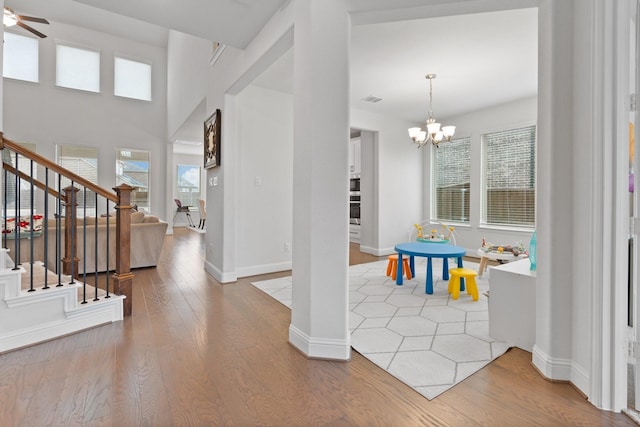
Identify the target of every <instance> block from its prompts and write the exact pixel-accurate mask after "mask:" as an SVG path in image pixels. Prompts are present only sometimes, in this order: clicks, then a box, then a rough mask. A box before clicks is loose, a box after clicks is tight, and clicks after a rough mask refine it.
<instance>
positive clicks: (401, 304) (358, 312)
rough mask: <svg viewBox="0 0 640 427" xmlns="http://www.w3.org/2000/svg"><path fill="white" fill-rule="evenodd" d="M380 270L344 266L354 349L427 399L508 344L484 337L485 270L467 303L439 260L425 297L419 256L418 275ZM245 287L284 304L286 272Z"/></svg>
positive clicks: (378, 265)
mask: <svg viewBox="0 0 640 427" xmlns="http://www.w3.org/2000/svg"><path fill="white" fill-rule="evenodd" d="M449 265H451V263H449ZM464 266H465V267H467V268H474V269H476V270H477V267H478V265H477V264H474V263H471V262H467V261H465V263H464ZM386 267H387V261H377V262H373V263H368V264H360V265H354V266H351V267H349V308H350V316H349V329H350V330H351V346H352V347H353V349H354V350H356V351H357V352H358V353H360V354H362V355H363V356H365V357H366V358H367V359H369V360H371V361H372V362H373V363H375V364H376V365H378V366H380V367H381V368H383V369H384V370H386V371H387V372H389V373H390V374H391V375H393V376H395V377H396V378H398V379H399V380H401V381H402V382H404V383H406V384H408V385H409V386H411V387H413V388H414V389H415V390H416V391H418V392H419V393H420V394H422V395H423V396H425V397H426V398H427V399H433V398H435V397H436V396H438V395H439V394H441V393H443V392H444V391H446V390H448V389H449V388H451V387H453V386H454V385H456V384H457V383H459V382H460V381H462V380H464V379H465V378H467V377H469V376H470V375H472V374H473V373H475V372H477V371H478V370H480V369H481V368H482V367H484V366H486V365H487V364H488V363H489V362H491V361H492V360H494V359H496V358H497V357H499V356H501V355H503V354H504V353H505V352H506V351H507V350H508V349H509V347H510V345H509V344H507V343H504V342H499V341H496V340H494V339H493V338H491V337H490V336H489V315H488V304H487V297H486V296H485V295H484V294H485V293H486V292H487V291H488V289H489V282H488V278H489V273H488V272H485V274H484V276H483V277H482V278H478V279H477V284H478V290H479V292H480V298H479V300H478V301H473V300H472V299H471V296H470V295H468V294H467V293H466V292H462V293H461V294H460V298H459V299H458V300H453V299H452V298H451V297H450V295H449V293H448V292H447V288H448V283H449V282H448V281H444V280H442V261H441V260H435V259H434V261H433V280H434V293H433V295H427V294H425V277H426V260H425V259H424V258H416V264H415V268H416V275H417V277H415V278H413V279H412V280H406V278H405V280H404V284H403V285H402V286H398V285H396V283H395V281H393V280H392V279H391V278H390V277H388V276H386V275H385V273H386ZM252 284H253V285H254V286H256V287H257V288H258V289H261V290H262V291H264V292H266V293H267V294H269V295H271V296H272V297H273V298H275V299H277V300H278V301H280V302H281V303H283V304H284V305H286V306H287V307H291V286H292V284H291V277H285V278H280V279H273V280H265V281H261V282H255V283H252Z"/></svg>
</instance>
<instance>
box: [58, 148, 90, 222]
mask: <svg viewBox="0 0 640 427" xmlns="http://www.w3.org/2000/svg"><path fill="white" fill-rule="evenodd" d="M65 150H70V151H72V152H71V153H63V152H64V151H65ZM74 150H75V151H76V152H77V153H74ZM81 150H84V151H93V152H95V158H94V157H90V156H83V155H80V153H81ZM63 154H64V155H63ZM73 154H76V155H73ZM63 157H65V158H67V159H69V160H71V159H76V160H82V159H92V160H95V179H93V178H92V177H88V176H87V173H86V172H80V169H79V168H76V169H73V168H70V167H69V166H68V165H63V164H62V163H61V161H62V158H63ZM89 163H91V162H89ZM99 163H100V149H99V148H98V147H95V146H93V145H77V144H56V164H57V165H59V166H62V167H64V168H65V169H68V170H70V171H71V172H73V173H75V174H76V175H79V176H81V177H83V178H84V179H86V180H88V181H90V182H92V183H93V184H96V185H99V182H98V181H99V179H100V165H99ZM78 164H79V162H78ZM70 183H71V180H69V179H68V178H65V177H62V183H61V184H62V188H65V187H66V186H68V185H70ZM83 188H84V187H83ZM89 193H90V194H89ZM87 195H88V196H89V197H88V199H87V206H86V213H87V216H96V212H97V210H98V206H96V198H95V193H94V192H93V191H91V190H88V194H87ZM76 202H77V204H78V210H77V213H76V215H77V216H78V217H83V215H84V212H85V207H84V191H83V190H80V191H78V194H77V200H76Z"/></svg>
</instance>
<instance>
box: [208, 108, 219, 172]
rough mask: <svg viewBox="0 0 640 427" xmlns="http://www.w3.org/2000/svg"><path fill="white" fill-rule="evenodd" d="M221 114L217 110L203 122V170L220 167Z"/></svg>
mask: <svg viewBox="0 0 640 427" xmlns="http://www.w3.org/2000/svg"><path fill="white" fill-rule="evenodd" d="M221 121H222V114H221V113H220V109H217V110H216V111H215V112H214V113H213V114H212V115H210V116H209V117H208V118H207V120H205V121H204V168H205V169H209V168H215V167H217V166H220V145H221V143H220V142H221V140H220V136H221V132H220V131H221Z"/></svg>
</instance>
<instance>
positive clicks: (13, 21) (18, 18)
mask: <svg viewBox="0 0 640 427" xmlns="http://www.w3.org/2000/svg"><path fill="white" fill-rule="evenodd" d="M2 21H3V22H4V25H5V26H7V27H12V26H14V25H17V26H18V27H22V28H24V29H25V30H27V31H30V32H32V33H33V34H35V35H36V36H38V37H40V38H41V39H43V38H45V37H47V36H46V34H42V33H41V32H40V31H38V30H36V29H34V28H31V27H30V26H28V25H27V24H25V23H24V22H22V21H31V22H38V23H40V24H48V23H49V21H47V20H46V19H44V18H34V17H33V16H25V15H16V13H15V12H14V11H13V9H11V8H8V7H5V8H4V17H3V19H2Z"/></svg>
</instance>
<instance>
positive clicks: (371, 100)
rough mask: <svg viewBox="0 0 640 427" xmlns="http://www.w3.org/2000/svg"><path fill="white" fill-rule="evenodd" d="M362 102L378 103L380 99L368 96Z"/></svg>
mask: <svg viewBox="0 0 640 427" xmlns="http://www.w3.org/2000/svg"><path fill="white" fill-rule="evenodd" d="M362 100H363V101H365V102H380V101H382V98H378V97H377V96H372V95H369V96H367V97H366V98H362Z"/></svg>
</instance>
